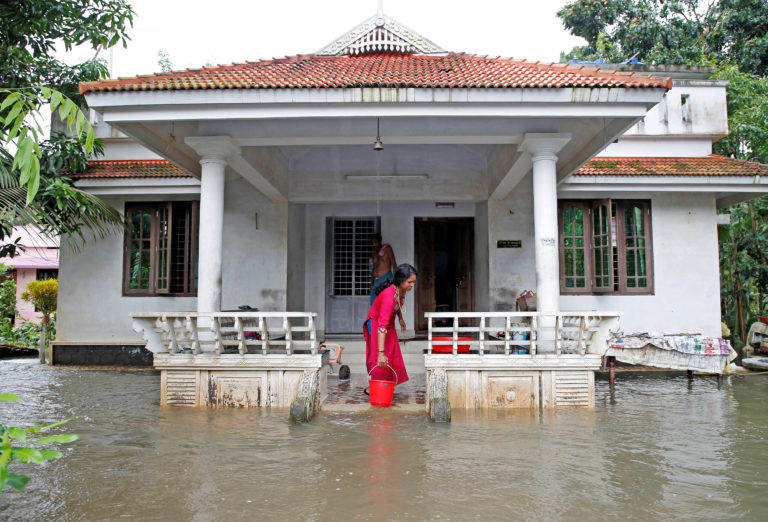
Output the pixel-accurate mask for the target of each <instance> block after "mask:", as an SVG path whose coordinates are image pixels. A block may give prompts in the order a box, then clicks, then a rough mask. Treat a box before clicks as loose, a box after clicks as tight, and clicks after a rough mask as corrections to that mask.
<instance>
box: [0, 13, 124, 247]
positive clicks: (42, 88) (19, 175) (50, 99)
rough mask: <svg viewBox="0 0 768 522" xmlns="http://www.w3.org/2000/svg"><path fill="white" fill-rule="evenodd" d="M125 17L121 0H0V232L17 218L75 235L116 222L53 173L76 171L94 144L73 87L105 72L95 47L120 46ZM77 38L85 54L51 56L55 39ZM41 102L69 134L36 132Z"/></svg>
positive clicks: (74, 42)
mask: <svg viewBox="0 0 768 522" xmlns="http://www.w3.org/2000/svg"><path fill="white" fill-rule="evenodd" d="M132 21H133V11H132V10H131V8H130V7H129V6H128V4H127V3H126V2H125V1H124V0H5V1H3V2H0V146H2V148H1V149H0V234H1V235H2V237H7V236H8V234H9V232H10V230H11V229H12V227H13V226H14V225H19V224H37V225H39V226H41V227H42V228H43V229H45V230H46V231H47V232H50V233H56V234H64V235H67V234H69V235H72V237H78V236H79V238H82V237H83V236H82V232H81V230H82V229H83V228H88V229H91V230H92V231H96V232H98V233H100V234H102V235H103V234H104V233H106V232H107V231H108V230H109V229H110V228H112V227H113V226H115V225H118V224H120V223H121V221H120V217H119V215H118V214H117V213H116V212H115V211H114V210H113V209H111V208H109V207H108V206H107V205H105V204H103V203H101V202H100V201H99V200H98V199H97V198H95V197H93V196H91V195H89V194H86V193H84V192H82V191H78V190H77V189H75V188H74V187H73V186H72V183H71V182H70V181H69V180H68V179H67V178H59V176H58V175H59V170H60V168H61V167H64V168H69V169H70V170H71V171H72V172H78V170H76V169H74V168H72V167H73V166H79V167H80V170H82V168H84V165H85V163H84V162H83V161H82V160H83V158H86V159H87V157H88V156H89V155H90V154H91V153H92V152H94V151H98V147H97V148H96V149H94V146H95V143H94V135H93V130H92V129H91V127H90V124H89V123H88V121H87V118H86V117H85V115H84V114H83V112H82V110H81V107H83V106H84V99H83V98H82V97H81V96H80V94H79V93H78V90H77V86H78V83H79V82H81V81H91V80H97V79H100V78H103V77H105V76H106V75H107V68H106V66H105V64H104V62H103V61H101V60H99V59H98V53H99V52H101V51H102V50H104V49H106V48H108V47H111V46H113V45H115V44H117V43H118V42H122V43H123V45H125V44H126V42H127V39H128V36H127V29H128V27H129V26H130V25H131V24H132ZM80 45H90V46H91V47H92V48H93V49H94V56H93V58H91V59H89V60H86V61H84V62H82V63H79V64H75V65H67V64H65V63H63V62H62V61H60V60H58V59H57V58H56V57H55V56H54V53H55V51H56V49H57V46H58V48H61V47H63V48H64V49H65V50H70V49H72V48H73V47H75V46H80ZM45 103H49V104H50V107H51V110H52V111H53V114H54V115H55V117H56V118H58V119H60V120H61V121H63V122H64V123H65V124H66V127H67V128H68V130H69V131H70V133H69V135H65V134H57V135H54V136H52V137H51V138H50V139H48V140H45V139H44V138H45V137H44V135H43V132H42V125H41V121H40V117H39V111H40V110H41V107H42V105H43V104H45ZM73 138H74V140H73ZM81 140H82V142H80V141H81ZM38 192H40V193H41V197H40V198H39V199H38V200H36V199H35V197H36V196H37V195H38ZM33 200H34V201H33ZM68 239H71V238H69V237H68ZM3 248H4V252H0V253H4V254H13V253H14V252H15V247H14V246H13V245H4V247H3Z"/></svg>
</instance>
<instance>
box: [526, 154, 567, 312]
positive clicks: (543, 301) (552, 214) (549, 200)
mask: <svg viewBox="0 0 768 522" xmlns="http://www.w3.org/2000/svg"><path fill="white" fill-rule="evenodd" d="M531 160H532V161H533V226H534V235H533V237H534V243H535V247H534V249H535V252H536V294H537V299H536V306H537V308H538V310H539V311H541V312H557V311H558V309H559V308H560V304H559V299H560V263H559V261H560V260H559V255H558V247H557V243H558V241H557V238H558V233H557V176H556V174H557V171H556V169H557V156H556V155H555V154H553V153H551V152H549V151H542V152H537V153H535V154H533V157H532V158H531Z"/></svg>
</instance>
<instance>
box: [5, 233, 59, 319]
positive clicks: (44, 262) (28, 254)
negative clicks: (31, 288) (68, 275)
mask: <svg viewBox="0 0 768 522" xmlns="http://www.w3.org/2000/svg"><path fill="white" fill-rule="evenodd" d="M17 241H18V243H17V244H18V245H19V246H20V247H22V248H20V249H19V251H18V254H17V255H16V256H14V257H12V258H11V257H5V258H2V259H0V262H2V263H3V264H5V265H6V266H10V267H13V268H12V269H11V271H10V274H8V275H9V276H10V277H13V278H14V279H15V280H16V308H17V310H18V311H19V315H18V318H20V319H21V320H22V321H25V322H38V321H40V320H41V319H42V317H43V315H42V314H41V313H40V312H38V311H37V310H35V306H34V305H33V304H32V303H29V302H27V301H24V300H23V299H22V298H21V294H22V293H24V291H25V290H26V288H27V284H28V283H29V282H30V281H35V280H38V281H39V280H43V279H58V278H59V238H58V237H49V236H46V235H44V234H41V233H40V232H39V231H38V230H37V229H36V228H35V227H33V226H24V227H21V226H20V227H14V228H13V234H11V237H10V238H9V239H8V240H7V242H8V243H16V242H17Z"/></svg>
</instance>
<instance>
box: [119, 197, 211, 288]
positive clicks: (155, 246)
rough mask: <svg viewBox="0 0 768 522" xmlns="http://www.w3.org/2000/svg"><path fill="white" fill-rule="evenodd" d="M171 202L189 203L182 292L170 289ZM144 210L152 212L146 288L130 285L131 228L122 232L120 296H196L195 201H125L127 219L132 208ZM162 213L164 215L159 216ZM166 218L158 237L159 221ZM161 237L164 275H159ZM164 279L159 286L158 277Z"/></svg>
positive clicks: (196, 227)
mask: <svg viewBox="0 0 768 522" xmlns="http://www.w3.org/2000/svg"><path fill="white" fill-rule="evenodd" d="M174 203H189V204H190V205H189V210H187V211H185V213H186V212H189V213H190V214H191V220H190V221H191V230H186V231H185V242H184V251H185V258H187V253H188V252H189V256H191V257H189V258H187V259H188V262H187V263H185V266H184V269H183V270H184V281H185V283H184V286H185V288H186V289H188V290H187V291H184V292H171V290H170V288H171V269H172V266H171V265H172V263H171V256H172V253H171V252H172V246H173V231H172V230H173V226H172V225H173V205H174ZM136 211H147V212H149V213H150V215H151V219H152V222H151V226H150V235H149V242H150V249H149V288H130V265H131V262H130V261H131V241H132V236H131V231H130V230H127V231H126V232H125V235H124V241H123V284H122V286H123V296H125V297H156V296H171V297H195V296H197V277H196V266H197V263H198V259H197V253H198V249H199V247H198V244H197V243H198V241H199V231H198V220H199V217H198V215H197V214H198V212H199V202H198V201H179V202H175V201H174V202H135V203H134V202H128V203H126V204H125V216H126V220H127V221H129V223H130V221H131V220H130V219H129V217H130V216H131V215H132V213H133V212H136ZM161 214H163V215H164V216H165V217H164V218H161ZM162 219H166V221H167V224H166V228H167V230H166V234H165V237H164V238H161V229H160V226H161V221H162ZM161 239H164V242H165V245H164V248H163V249H162V250H164V251H165V256H166V262H165V273H164V274H163V277H159V274H158V269H159V268H160V267H159V263H160V256H161V248H160V244H159V243H160V240H161ZM159 279H164V281H165V287H162V286H160V287H158V280H159Z"/></svg>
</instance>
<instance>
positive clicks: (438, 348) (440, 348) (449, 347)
mask: <svg viewBox="0 0 768 522" xmlns="http://www.w3.org/2000/svg"><path fill="white" fill-rule="evenodd" d="M458 340H459V341H471V340H472V338H471V337H459V338H458ZM432 341H441V342H440V344H434V343H433V344H432V353H453V337H433V338H432ZM444 341H450V342H448V343H446V342H444ZM468 351H469V345H468V344H457V345H456V353H467V352H468Z"/></svg>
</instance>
